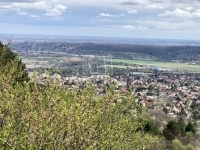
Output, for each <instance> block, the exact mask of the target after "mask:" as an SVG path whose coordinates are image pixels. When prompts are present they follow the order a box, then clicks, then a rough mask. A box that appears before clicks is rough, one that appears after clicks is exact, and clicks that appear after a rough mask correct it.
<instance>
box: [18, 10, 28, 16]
mask: <svg viewBox="0 0 200 150" xmlns="http://www.w3.org/2000/svg"><path fill="white" fill-rule="evenodd" d="M17 14H19V15H22V16H25V15H28V13H27V12H23V11H20V12H18V13H17Z"/></svg>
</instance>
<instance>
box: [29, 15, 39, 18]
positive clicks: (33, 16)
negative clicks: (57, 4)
mask: <svg viewBox="0 0 200 150" xmlns="http://www.w3.org/2000/svg"><path fill="white" fill-rule="evenodd" d="M30 17H31V18H37V17H38V15H30Z"/></svg>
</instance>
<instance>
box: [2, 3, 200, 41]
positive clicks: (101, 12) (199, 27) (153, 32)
mask: <svg viewBox="0 0 200 150" xmlns="http://www.w3.org/2000/svg"><path fill="white" fill-rule="evenodd" d="M0 18H1V21H0V34H2V33H3V34H4V33H5V34H12V35H14V34H37V35H64V36H101V37H128V38H158V39H191V40H200V0H0Z"/></svg>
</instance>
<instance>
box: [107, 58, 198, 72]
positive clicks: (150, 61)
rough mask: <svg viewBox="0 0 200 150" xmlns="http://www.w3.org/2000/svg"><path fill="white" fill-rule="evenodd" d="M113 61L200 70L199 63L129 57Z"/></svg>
mask: <svg viewBox="0 0 200 150" xmlns="http://www.w3.org/2000/svg"><path fill="white" fill-rule="evenodd" d="M106 61H111V59H106ZM112 62H113V63H114V62H121V63H129V64H137V65H148V66H154V67H165V68H171V69H178V70H187V71H195V72H200V66H198V65H189V64H184V63H176V62H159V61H152V60H127V59H112ZM120 66H121V65H120Z"/></svg>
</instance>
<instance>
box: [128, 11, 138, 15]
mask: <svg viewBox="0 0 200 150" xmlns="http://www.w3.org/2000/svg"><path fill="white" fill-rule="evenodd" d="M127 13H128V14H137V13H138V12H137V10H129V11H128V12H127Z"/></svg>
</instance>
